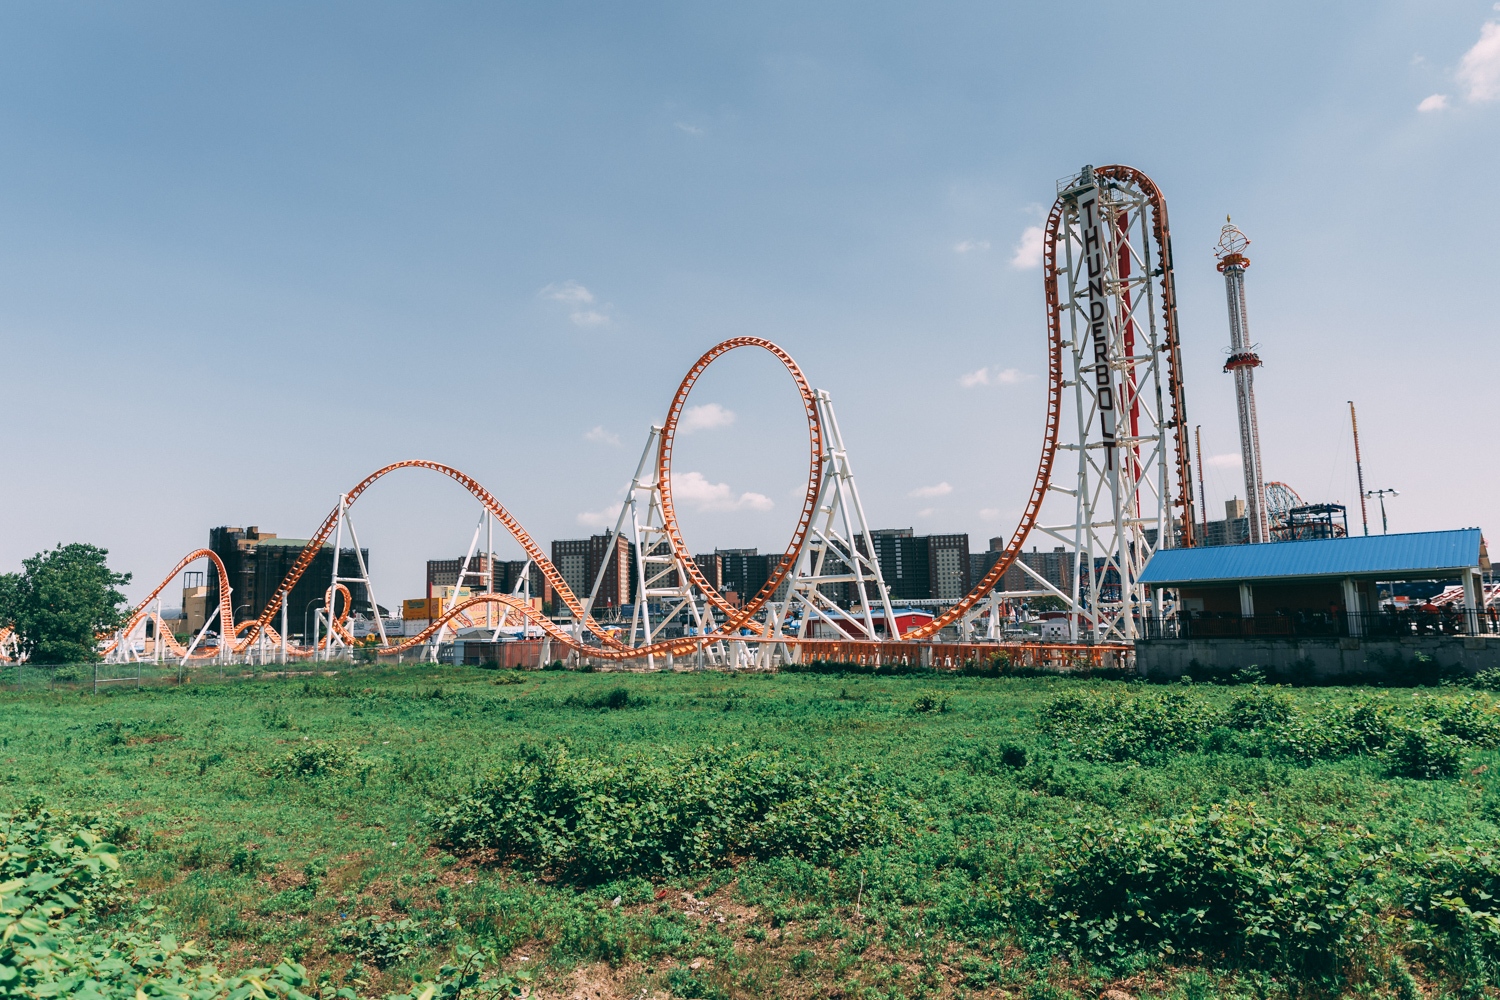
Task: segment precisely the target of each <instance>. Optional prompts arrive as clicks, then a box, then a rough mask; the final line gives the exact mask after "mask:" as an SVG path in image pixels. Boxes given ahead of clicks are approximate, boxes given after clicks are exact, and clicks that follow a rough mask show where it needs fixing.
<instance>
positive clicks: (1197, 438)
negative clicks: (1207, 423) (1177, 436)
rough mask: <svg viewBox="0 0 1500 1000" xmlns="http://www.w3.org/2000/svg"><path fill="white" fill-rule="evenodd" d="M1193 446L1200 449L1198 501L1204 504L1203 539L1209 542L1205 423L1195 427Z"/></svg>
mask: <svg viewBox="0 0 1500 1000" xmlns="http://www.w3.org/2000/svg"><path fill="white" fill-rule="evenodd" d="M1193 446H1194V447H1195V448H1197V449H1198V502H1199V503H1201V504H1202V505H1203V541H1202V542H1200V543H1199V544H1201V545H1207V544H1208V487H1207V486H1205V485H1204V484H1203V425H1202V424H1199V425H1198V426H1196V427H1194V428H1193Z"/></svg>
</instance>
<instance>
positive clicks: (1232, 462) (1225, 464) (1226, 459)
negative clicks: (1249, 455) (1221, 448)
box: [1203, 452, 1243, 469]
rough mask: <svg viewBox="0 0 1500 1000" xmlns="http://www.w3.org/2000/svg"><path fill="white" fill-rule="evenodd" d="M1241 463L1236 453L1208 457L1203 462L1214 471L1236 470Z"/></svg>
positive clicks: (1241, 460)
mask: <svg viewBox="0 0 1500 1000" xmlns="http://www.w3.org/2000/svg"><path fill="white" fill-rule="evenodd" d="M1242 463H1243V459H1241V458H1240V456H1239V453H1238V452H1235V453H1232V454H1228V455H1210V456H1209V457H1208V458H1205V459H1204V460H1203V464H1204V465H1211V466H1213V467H1214V468H1216V469H1227V468H1233V469H1238V468H1239V467H1240V466H1241V464H1242Z"/></svg>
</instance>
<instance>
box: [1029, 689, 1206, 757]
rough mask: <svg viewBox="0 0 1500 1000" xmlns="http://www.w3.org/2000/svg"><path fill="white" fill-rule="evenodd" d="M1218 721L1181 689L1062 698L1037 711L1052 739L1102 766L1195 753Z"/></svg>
mask: <svg viewBox="0 0 1500 1000" xmlns="http://www.w3.org/2000/svg"><path fill="white" fill-rule="evenodd" d="M1218 721H1219V720H1218V718H1217V715H1216V713H1215V712H1214V711H1213V710H1212V709H1211V708H1210V707H1209V706H1208V705H1207V704H1206V703H1205V702H1204V701H1203V700H1202V699H1200V698H1195V697H1192V696H1190V695H1188V694H1186V693H1184V692H1182V691H1168V692H1166V693H1162V694H1157V693H1139V694H1137V693H1111V694H1103V693H1098V692H1084V693H1078V694H1065V695H1062V696H1061V697H1059V698H1056V699H1054V700H1053V701H1052V702H1051V703H1050V704H1049V705H1047V707H1046V708H1045V709H1044V710H1043V712H1042V725H1043V728H1044V730H1045V731H1046V732H1047V733H1048V734H1049V735H1050V736H1051V737H1052V738H1053V739H1054V740H1056V741H1057V742H1058V743H1059V744H1061V745H1062V746H1063V747H1065V748H1066V749H1067V750H1068V751H1069V752H1070V753H1071V754H1072V755H1073V756H1075V757H1078V758H1080V759H1082V760H1093V761H1099V762H1101V763H1111V762H1113V763H1119V762H1124V761H1138V762H1142V763H1153V762H1158V761H1161V760H1164V759H1166V758H1168V757H1172V756H1175V755H1177V754H1180V753H1185V752H1188V751H1191V750H1196V749H1197V748H1198V747H1199V745H1200V744H1201V742H1202V740H1203V738H1204V737H1205V736H1206V735H1207V734H1208V732H1209V730H1210V729H1211V728H1213V727H1214V726H1215V725H1217V724H1218Z"/></svg>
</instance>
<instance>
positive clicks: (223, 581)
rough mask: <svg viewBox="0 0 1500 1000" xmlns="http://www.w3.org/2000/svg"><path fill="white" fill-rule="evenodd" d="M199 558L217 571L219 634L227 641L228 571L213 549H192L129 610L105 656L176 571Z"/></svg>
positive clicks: (230, 622)
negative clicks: (153, 588) (210, 563)
mask: <svg viewBox="0 0 1500 1000" xmlns="http://www.w3.org/2000/svg"><path fill="white" fill-rule="evenodd" d="M199 559H207V560H208V561H210V562H212V563H213V564H214V568H215V569H216V570H218V571H219V635H220V636H223V637H225V639H224V641H226V642H227V641H229V639H228V638H227V637H228V636H231V635H233V634H234V608H232V607H231V606H230V598H229V571H228V570H226V569H225V568H224V562H223V560H221V559H220V558H219V554H218V553H217V552H215V551H214V550H213V549H194V550H193V551H191V552H189V553H188V554H187V555H185V556H183V557H182V560H181V561H180V562H178V564H177V565H176V566H175V567H173V569H172V572H170V573H168V574H167V576H166V578H165V579H164V580H162V582H161V583H158V584H157V585H156V589H155V590H153V591H151V593H149V594H147V595H146V599H145V600H144V601H142V602H141V603H140V604H137V605H136V606H135V609H134V610H133V611H131V612H130V616H129V617H128V618H126V619H125V627H124V628H123V629H121V630H120V631H119V632H118V633H116V635H117V637H116V638H115V640H114V641H113V642H111V643H110V644H109V645H108V646H106V647H105V648H104V655H105V656H108V655H109V654H110V653H113V652H114V651H115V648H116V647H117V646H119V644H120V642H121V640H122V639H124V637H125V636H127V635H129V634H130V633H131V632H132V631H133V630H134V629H135V627H136V626H137V625H139V624H140V622H141V619H142V618H144V617H146V615H147V614H148V613H149V611H150V608H151V602H152V601H154V600H156V595H158V594H160V593H161V592H162V591H163V590H166V589H167V584H169V583H171V582H172V581H173V580H175V579H177V574H178V573H181V572H182V571H183V570H184V569H186V568H187V567H188V565H189V564H191V563H194V562H197V561H198V560H199ZM159 632H160V627H159V626H158V633H159ZM205 655H212V654H205Z"/></svg>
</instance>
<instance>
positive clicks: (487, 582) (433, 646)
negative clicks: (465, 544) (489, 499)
mask: <svg viewBox="0 0 1500 1000" xmlns="http://www.w3.org/2000/svg"><path fill="white" fill-rule="evenodd" d="M481 532H482V533H483V534H484V549H485V554H484V568H483V569H470V568H469V565H470V564H471V563H472V562H473V561H474V551H475V550H476V549H477V548H479V536H480V533H481ZM470 578H473V580H474V582H475V583H477V584H478V585H479V587H481V588H483V590H484V593H486V594H493V593H494V592H495V519H494V516H493V515H492V514H490V511H489V508H488V507H485V508H482V509H481V510H480V512H479V523H478V524H476V525H474V537H473V538H472V539H470V540H469V551H468V552H465V553H464V558H463V562H461V563H459V566H458V578H457V579H456V580H454V581H453V597H452V601H453V603H454V604H455V605H457V604H460V603H461V602H462V598H460V597H459V592H460V591H461V590H463V586H464V581H465V580H467V579H470ZM473 592H474V591H473V590H472V589H471V590H470V593H473ZM427 596H428V597H429V598H431V596H432V595H431V594H428V595H427ZM493 609H494V605H492V604H486V605H485V606H484V622H483V625H484V627H485V628H493V629H494V632H493V635H495V636H498V635H499V634H500V626H499V625H496V624H495V614H494V610H493ZM447 610H448V609H447V608H445V607H441V606H440V607H439V612H440V613H442V612H446V611H447ZM459 619H462V622H460V623H459V624H455V622H459ZM480 624H481V623H480V622H476V621H474V620H473V619H472V618H471V617H469V613H468V612H467V611H466V612H463V613H462V614H460V615H459V617H458V618H456V619H452V620H449V621H446V622H444V623H443V624H442V625H440V626H439V627H438V630H437V632H436V633H435V634H434V635H433V636H432V638H431V639H430V640H429V643H428V658H429V659H431V660H432V661H433V662H436V661H437V650H438V646H439V644H441V643H442V642H443V641H444V640H445V639H446V638H447V637H448V629H449V628H450V627H451V628H452V629H453V632H454V634H455V635H457V634H458V630H459V629H460V628H462V627H464V626H465V625H467V626H468V627H470V628H473V627H477V626H478V625H480Z"/></svg>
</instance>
